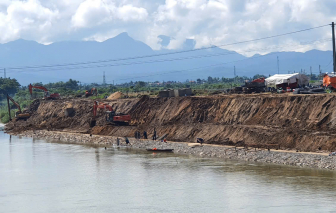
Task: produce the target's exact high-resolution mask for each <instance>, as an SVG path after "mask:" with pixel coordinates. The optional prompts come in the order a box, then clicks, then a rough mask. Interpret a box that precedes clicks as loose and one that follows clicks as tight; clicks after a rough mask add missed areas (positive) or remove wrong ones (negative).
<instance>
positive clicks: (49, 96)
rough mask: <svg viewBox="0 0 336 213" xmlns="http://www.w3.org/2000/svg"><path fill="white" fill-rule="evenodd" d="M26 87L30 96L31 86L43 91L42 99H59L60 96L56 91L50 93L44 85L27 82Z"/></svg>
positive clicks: (31, 92)
mask: <svg viewBox="0 0 336 213" xmlns="http://www.w3.org/2000/svg"><path fill="white" fill-rule="evenodd" d="M28 88H29V93H30V96H33V88H35V89H40V90H43V91H44V99H47V100H50V99H52V100H55V99H60V98H61V96H60V94H58V93H53V94H50V93H49V91H48V90H47V88H45V87H44V86H33V85H31V84H29V86H28Z"/></svg>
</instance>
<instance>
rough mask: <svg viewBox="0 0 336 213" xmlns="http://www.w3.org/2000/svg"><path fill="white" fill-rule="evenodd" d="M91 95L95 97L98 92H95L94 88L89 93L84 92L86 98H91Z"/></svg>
mask: <svg viewBox="0 0 336 213" xmlns="http://www.w3.org/2000/svg"><path fill="white" fill-rule="evenodd" d="M92 95H95V96H97V95H98V92H97V89H96V88H92V89H91V91H88V90H86V91H85V97H86V98H87V97H89V96H92Z"/></svg>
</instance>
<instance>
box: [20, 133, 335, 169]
mask: <svg viewBox="0 0 336 213" xmlns="http://www.w3.org/2000/svg"><path fill="white" fill-rule="evenodd" d="M17 136H21V137H34V138H40V139H49V140H50V139H53V140H60V141H62V142H68V143H78V144H95V145H101V146H106V147H108V146H116V145H117V137H113V136H100V135H92V136H90V135H89V134H80V133H66V132H53V131H45V130H35V131H26V132H23V133H21V134H17ZM119 138H120V142H121V143H120V145H126V143H125V139H124V138H123V137H119ZM129 141H130V143H131V146H132V148H137V149H152V148H158V149H174V153H179V154H190V155H197V156H200V157H216V158H225V159H235V160H244V161H251V162H261V163H273V164H283V165H291V166H299V167H310V168H320V169H329V170H335V169H336V156H326V155H321V154H318V153H316V154H308V153H299V152H298V153H295V152H278V151H272V150H271V151H268V150H258V149H257V150H255V149H251V150H246V149H244V148H235V147H227V146H211V145H203V146H197V147H194V148H192V147H190V146H188V143H177V142H167V143H164V142H161V141H152V140H136V139H134V138H129Z"/></svg>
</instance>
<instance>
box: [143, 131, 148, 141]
mask: <svg viewBox="0 0 336 213" xmlns="http://www.w3.org/2000/svg"><path fill="white" fill-rule="evenodd" d="M143 136H144V139H148V138H147V132H146V131H144V132H143Z"/></svg>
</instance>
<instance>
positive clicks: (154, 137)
mask: <svg viewBox="0 0 336 213" xmlns="http://www.w3.org/2000/svg"><path fill="white" fill-rule="evenodd" d="M153 140H154V141H156V129H155V128H154V134H153Z"/></svg>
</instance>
